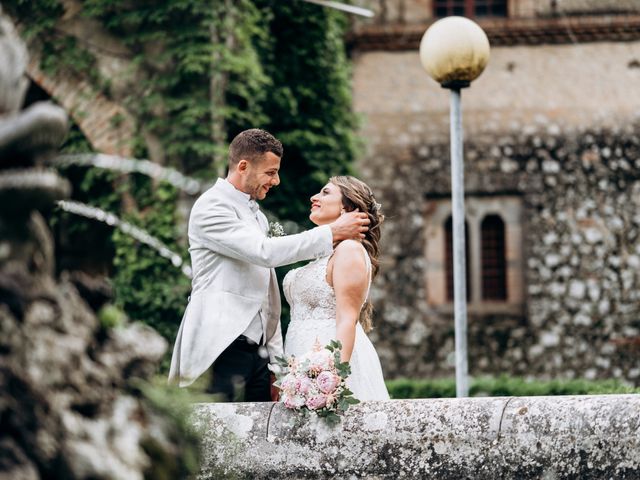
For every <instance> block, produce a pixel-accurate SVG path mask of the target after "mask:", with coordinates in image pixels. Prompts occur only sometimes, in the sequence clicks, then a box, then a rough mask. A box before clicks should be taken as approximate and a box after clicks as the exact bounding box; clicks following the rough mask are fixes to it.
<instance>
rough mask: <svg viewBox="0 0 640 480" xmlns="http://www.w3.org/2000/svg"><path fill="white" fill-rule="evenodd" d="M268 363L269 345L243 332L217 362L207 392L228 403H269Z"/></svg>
mask: <svg viewBox="0 0 640 480" xmlns="http://www.w3.org/2000/svg"><path fill="white" fill-rule="evenodd" d="M268 363H269V355H268V354H267V350H266V348H265V347H264V346H260V345H258V344H256V343H254V342H252V341H251V340H249V339H248V338H247V337H245V336H244V335H240V336H239V337H238V338H236V339H235V340H234V341H233V342H232V343H231V345H229V346H228V347H227V349H226V350H224V351H223V352H222V353H221V354H220V356H219V357H218V358H217V359H216V361H215V362H214V364H213V367H212V368H211V373H212V378H211V383H210V385H209V389H208V390H207V391H208V392H209V393H214V394H218V395H220V397H221V398H220V400H221V401H226V402H270V401H271V382H270V380H271V376H270V372H269V369H268V368H267V365H268Z"/></svg>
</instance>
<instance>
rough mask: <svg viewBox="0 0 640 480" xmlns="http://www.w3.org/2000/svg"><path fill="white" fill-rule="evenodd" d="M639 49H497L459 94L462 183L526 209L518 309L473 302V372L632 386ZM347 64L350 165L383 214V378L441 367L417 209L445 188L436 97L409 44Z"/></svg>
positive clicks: (377, 337) (379, 282) (446, 363)
mask: <svg viewBox="0 0 640 480" xmlns="http://www.w3.org/2000/svg"><path fill="white" fill-rule="evenodd" d="M639 47H640V42H637V41H634V42H600V43H597V42H596V43H584V44H570V45H541V46H526V45H520V46H513V47H495V48H493V49H492V52H491V59H490V62H489V65H488V67H487V69H486V71H485V72H484V73H483V74H482V76H481V77H480V78H479V79H478V80H476V81H475V82H474V84H473V85H472V87H471V88H470V89H465V90H464V91H463V92H462V100H463V120H464V134H465V176H466V179H465V180H466V181H465V188H466V192H467V193H468V194H470V195H476V196H487V195H489V196H495V198H497V199H499V197H500V196H504V195H510V196H515V197H517V198H520V199H521V203H522V212H523V215H522V217H523V218H522V238H523V245H522V246H521V248H522V252H523V258H522V263H523V265H524V267H523V272H522V281H523V286H524V290H523V291H524V303H523V305H522V308H521V309H520V312H519V313H518V312H517V311H515V310H513V309H511V310H509V309H503V310H502V311H501V310H500V309H496V310H495V311H494V312H492V311H491V309H489V310H488V311H485V312H484V313H483V312H479V311H474V310H470V318H469V347H470V361H469V365H470V370H471V374H473V375H481V374H500V373H510V374H517V375H532V376H537V377H569V378H571V377H587V378H610V377H615V378H621V379H625V380H626V381H629V382H631V383H634V384H636V385H637V384H640V369H639V368H638V367H637V357H638V353H640V320H638V316H637V315H636V312H637V311H638V310H640V297H639V296H638V293H637V291H638V287H639V286H640V285H639V281H640V279H639V278H638V273H637V271H638V266H639V263H638V260H639V259H640V257H639V256H638V255H639V254H640V244H639V243H638V238H637V235H638V228H639V227H640V216H638V215H637V210H638V208H637V207H638V203H639V202H640V197H639V196H638V193H640V183H638V178H639V175H640V147H639V144H640V116H639V114H638V112H640V108H639V106H640V90H638V89H636V88H631V87H630V86H631V85H636V84H638V81H640V68H638V65H640V58H638V51H639V50H638V48H639ZM353 60H354V75H353V78H354V106H355V109H356V111H357V112H359V113H360V114H361V115H362V118H363V126H362V130H361V131H362V136H363V137H364V140H365V144H366V152H365V154H364V155H363V156H362V158H361V160H360V162H359V170H360V173H361V176H362V178H363V179H364V180H365V181H366V182H368V183H369V184H370V185H371V186H372V188H373V189H374V191H375V192H376V194H377V196H378V197H379V200H380V201H381V202H382V204H383V207H384V210H385V213H386V215H387V223H386V225H385V226H384V227H383V228H384V230H383V255H382V258H381V260H382V265H381V267H382V268H381V271H382V274H381V275H380V277H379V278H378V279H376V282H375V284H374V285H375V288H374V290H373V295H374V297H375V302H374V305H375V306H376V307H377V314H376V318H375V320H376V326H377V328H376V330H375V331H374V332H373V334H372V339H373V340H374V342H375V343H376V346H377V348H378V351H379V353H380V356H381V360H382V364H383V369H384V371H385V374H386V376H387V377H391V378H395V377H433V376H443V375H452V374H453V370H454V366H453V349H454V337H453V319H452V314H451V309H449V310H447V309H443V308H439V307H438V306H436V305H433V304H430V303H429V302H428V299H429V298H430V297H429V295H428V292H429V291H428V289H429V285H428V281H427V272H428V268H427V267H428V265H427V263H426V255H425V252H426V249H427V248H429V247H430V245H429V243H428V239H427V237H426V234H425V230H426V228H427V225H426V219H427V218H428V215H429V209H430V208H431V206H432V203H433V201H434V200H437V199H445V198H447V197H448V196H449V195H450V186H449V185H450V179H449V170H450V166H449V118H448V111H449V99H448V93H447V91H446V90H443V89H442V88H441V87H440V86H439V85H437V84H436V83H435V82H434V81H432V80H431V79H430V78H429V77H428V76H427V75H426V73H425V72H424V71H423V70H422V67H421V66H420V62H419V59H418V52H417V45H416V49H415V50H413V51H362V52H359V51H357V50H356V51H354V56H353ZM431 246H432V245H431ZM440 287H441V286H440Z"/></svg>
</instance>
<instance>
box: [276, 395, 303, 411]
mask: <svg viewBox="0 0 640 480" xmlns="http://www.w3.org/2000/svg"><path fill="white" fill-rule="evenodd" d="M283 397H284V398H282V399H281V401H282V402H283V403H284V406H285V407H287V408H300V407H302V406H303V405H304V397H303V396H302V395H284V396H283Z"/></svg>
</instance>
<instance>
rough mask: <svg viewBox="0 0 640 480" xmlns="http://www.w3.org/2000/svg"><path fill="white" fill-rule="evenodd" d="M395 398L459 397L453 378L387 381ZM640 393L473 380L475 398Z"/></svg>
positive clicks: (582, 384)
mask: <svg viewBox="0 0 640 480" xmlns="http://www.w3.org/2000/svg"><path fill="white" fill-rule="evenodd" d="M386 383H387V388H388V389H389V394H390V395H391V398H448V397H455V396H456V385H455V380H454V379H453V378H440V379H428V380H411V379H404V378H402V379H397V380H387V382H386ZM607 393H640V388H633V387H629V386H626V385H623V384H622V383H621V382H619V381H617V380H582V379H578V380H525V379H523V378H515V377H507V376H500V377H483V378H475V379H472V380H471V386H470V388H469V394H470V396H472V397H500V396H509V397H510V396H513V397H526V396H534V395H587V394H607Z"/></svg>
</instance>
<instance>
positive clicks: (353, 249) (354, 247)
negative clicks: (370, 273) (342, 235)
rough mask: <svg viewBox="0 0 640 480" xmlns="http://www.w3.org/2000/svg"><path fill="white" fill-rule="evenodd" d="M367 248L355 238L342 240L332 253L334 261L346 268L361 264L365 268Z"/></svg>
mask: <svg viewBox="0 0 640 480" xmlns="http://www.w3.org/2000/svg"><path fill="white" fill-rule="evenodd" d="M365 257H367V250H366V249H365V248H364V246H363V245H362V243H360V242H358V241H357V240H343V241H342V242H340V243H339V244H338V245H337V246H336V248H335V253H334V258H335V263H336V264H339V265H344V266H345V267H347V268H354V267H359V266H363V267H365V268H366V265H367V264H366V258H365Z"/></svg>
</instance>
